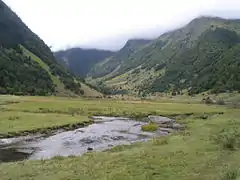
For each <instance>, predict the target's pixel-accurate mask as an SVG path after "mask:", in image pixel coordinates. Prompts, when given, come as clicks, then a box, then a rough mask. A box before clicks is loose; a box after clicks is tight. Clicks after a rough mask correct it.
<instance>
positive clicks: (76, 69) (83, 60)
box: [55, 48, 115, 77]
mask: <svg viewBox="0 0 240 180" xmlns="http://www.w3.org/2000/svg"><path fill="white" fill-rule="evenodd" d="M114 53H115V52H112V51H106V50H97V49H82V48H70V49H67V50H62V51H58V52H55V56H56V59H57V60H58V62H60V63H61V64H63V65H65V66H66V67H67V68H68V69H69V70H70V71H71V72H72V73H74V74H75V75H77V76H81V77H85V76H86V75H87V74H88V72H89V71H90V69H91V68H92V67H93V66H94V65H95V64H97V63H99V62H101V61H102V60H104V59H105V58H107V57H110V56H112V55H114Z"/></svg>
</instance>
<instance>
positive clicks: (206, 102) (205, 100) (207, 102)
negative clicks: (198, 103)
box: [202, 97, 214, 104]
mask: <svg viewBox="0 0 240 180" xmlns="http://www.w3.org/2000/svg"><path fill="white" fill-rule="evenodd" d="M202 101H203V102H204V103H205V104H213V103H214V102H213V100H212V99H211V98H210V97H207V98H206V99H205V98H203V100H202Z"/></svg>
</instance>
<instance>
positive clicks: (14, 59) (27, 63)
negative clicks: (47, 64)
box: [0, 48, 55, 95]
mask: <svg viewBox="0 0 240 180" xmlns="http://www.w3.org/2000/svg"><path fill="white" fill-rule="evenodd" d="M54 90H55V89H54V85H53V83H52V80H51V78H50V76H49V74H48V73H47V72H46V71H45V70H44V69H43V68H41V67H40V65H39V64H38V63H36V62H35V61H33V60H31V58H29V57H25V56H23V55H21V54H19V53H17V52H16V51H14V50H7V49H3V48H0V94H17V95H47V94H51V93H53V92H54Z"/></svg>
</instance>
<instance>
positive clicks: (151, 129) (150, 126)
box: [141, 122, 159, 132]
mask: <svg viewBox="0 0 240 180" xmlns="http://www.w3.org/2000/svg"><path fill="white" fill-rule="evenodd" d="M158 127H159V125H158V124H156V123H152V122H151V123H149V124H145V125H142V127H141V129H142V131H148V132H154V131H157V129H158Z"/></svg>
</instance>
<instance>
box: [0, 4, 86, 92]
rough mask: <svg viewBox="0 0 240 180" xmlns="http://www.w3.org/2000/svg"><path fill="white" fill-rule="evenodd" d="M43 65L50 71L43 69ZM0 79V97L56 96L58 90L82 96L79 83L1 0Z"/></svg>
mask: <svg viewBox="0 0 240 180" xmlns="http://www.w3.org/2000/svg"><path fill="white" fill-rule="evenodd" d="M24 49H27V50H28V51H29V52H31V53H32V54H33V55H34V57H37V58H39V61H35V60H34V59H33V56H30V55H29V54H26V53H24ZM41 62H42V63H41ZM42 64H44V65H45V66H47V67H48V68H49V70H48V71H47V70H46V68H43V67H42ZM52 77H55V80H57V81H58V83H56V82H57V81H55V82H54V80H53V78H52ZM0 79H1V81H0V94H30V95H47V94H54V93H58V92H57V91H58V90H60V89H61V91H65V90H66V91H67V90H69V91H72V92H73V93H76V94H81V93H83V92H82V91H81V89H80V87H81V85H80V83H79V82H77V81H75V79H74V77H73V76H72V75H71V74H70V73H69V72H67V70H66V69H65V68H64V67H63V66H61V65H60V64H58V63H57V62H56V60H55V57H54V55H53V53H52V52H51V50H50V48H49V47H48V46H47V45H46V44H45V43H44V42H43V41H42V40H41V39H40V38H39V37H38V36H37V35H36V34H34V33H33V32H32V31H31V30H30V29H29V28H28V27H27V26H26V25H25V24H24V23H23V22H22V21H21V19H20V18H19V17H18V16H17V15H16V14H15V13H14V12H13V11H12V10H11V9H10V8H9V7H8V6H7V5H6V4H5V3H4V2H3V1H2V0H0ZM61 84H63V85H61ZM60 86H63V87H61V88H60Z"/></svg>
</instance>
